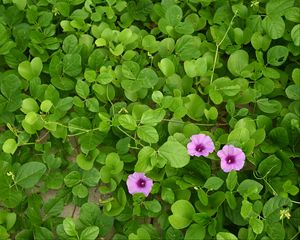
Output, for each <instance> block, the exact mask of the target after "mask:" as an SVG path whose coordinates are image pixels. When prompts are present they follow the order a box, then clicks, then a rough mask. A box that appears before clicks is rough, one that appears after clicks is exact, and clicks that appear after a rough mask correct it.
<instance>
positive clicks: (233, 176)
mask: <svg viewBox="0 0 300 240" xmlns="http://www.w3.org/2000/svg"><path fill="white" fill-rule="evenodd" d="M236 184H237V173H236V171H231V172H229V174H228V175H227V178H226V186H227V189H228V190H229V191H233V190H234V188H235V186H236Z"/></svg>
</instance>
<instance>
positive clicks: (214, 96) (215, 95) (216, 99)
mask: <svg viewBox="0 0 300 240" xmlns="http://www.w3.org/2000/svg"><path fill="white" fill-rule="evenodd" d="M208 94H209V98H210V99H211V100H212V101H213V103H214V104H217V105H219V104H221V103H222V102H223V97H222V95H221V94H220V93H219V91H217V90H214V89H212V88H211V89H209V93H208Z"/></svg>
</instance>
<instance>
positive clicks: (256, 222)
mask: <svg viewBox="0 0 300 240" xmlns="http://www.w3.org/2000/svg"><path fill="white" fill-rule="evenodd" d="M249 225H250V226H251V227H252V229H253V232H254V233H255V234H261V233H262V231H263V230H264V222H263V221H262V220H260V219H259V218H257V217H251V218H250V220H249Z"/></svg>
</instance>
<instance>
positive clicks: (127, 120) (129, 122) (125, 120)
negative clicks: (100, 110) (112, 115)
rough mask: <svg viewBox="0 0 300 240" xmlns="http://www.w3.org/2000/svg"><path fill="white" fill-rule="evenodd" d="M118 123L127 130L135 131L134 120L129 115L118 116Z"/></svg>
mask: <svg viewBox="0 0 300 240" xmlns="http://www.w3.org/2000/svg"><path fill="white" fill-rule="evenodd" d="M118 121H119V123H120V124H121V126H122V127H123V128H125V129H127V130H135V129H136V128H137V125H136V120H135V119H134V118H133V117H132V116H131V115H129V114H123V115H120V116H119V117H118Z"/></svg>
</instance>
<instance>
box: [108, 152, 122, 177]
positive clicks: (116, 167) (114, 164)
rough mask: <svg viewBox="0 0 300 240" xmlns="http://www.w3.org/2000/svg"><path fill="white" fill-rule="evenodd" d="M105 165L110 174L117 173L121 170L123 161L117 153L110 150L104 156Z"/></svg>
mask: <svg viewBox="0 0 300 240" xmlns="http://www.w3.org/2000/svg"><path fill="white" fill-rule="evenodd" d="M105 165H106V167H108V168H109V170H110V173H111V174H119V173H120V172H121V171H122V170H123V166H124V162H123V161H121V160H120V157H119V155H118V154H117V153H114V152H111V153H109V154H108V155H107V156H106V160H105Z"/></svg>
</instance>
